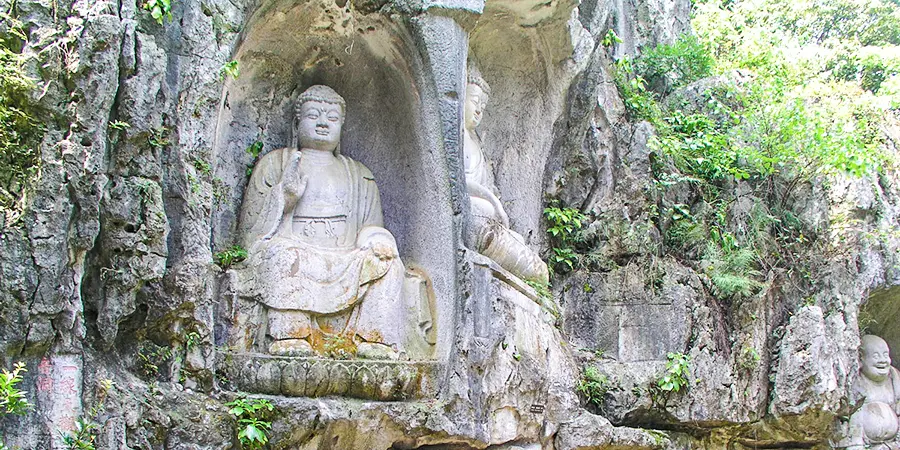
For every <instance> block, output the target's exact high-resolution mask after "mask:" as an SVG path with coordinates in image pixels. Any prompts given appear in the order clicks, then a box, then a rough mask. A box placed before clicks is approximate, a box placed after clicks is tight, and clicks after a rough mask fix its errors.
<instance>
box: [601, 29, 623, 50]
mask: <svg viewBox="0 0 900 450" xmlns="http://www.w3.org/2000/svg"><path fill="white" fill-rule="evenodd" d="M621 43H622V38H620V37H619V35H617V34H616V32H615V31H614V30H613V29H612V28H610V29H609V30H606V35H605V36H603V40H601V41H600V45H602V46H604V47H612V46H613V45H615V44H621Z"/></svg>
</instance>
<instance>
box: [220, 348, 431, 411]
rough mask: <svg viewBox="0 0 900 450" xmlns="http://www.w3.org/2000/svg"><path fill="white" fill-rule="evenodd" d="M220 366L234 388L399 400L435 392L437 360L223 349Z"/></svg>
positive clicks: (265, 391)
mask: <svg viewBox="0 0 900 450" xmlns="http://www.w3.org/2000/svg"><path fill="white" fill-rule="evenodd" d="M220 358H221V360H220V361H219V368H220V371H221V372H224V374H225V376H226V377H227V378H228V380H229V381H230V382H231V384H232V385H233V386H234V388H236V389H238V390H240V391H245V392H253V393H258V394H269V395H284V396H288V397H325V396H342V397H354V398H360V399H366V400H380V401H400V400H415V399H421V398H428V397H434V396H435V395H436V388H435V387H436V384H437V383H436V382H437V377H438V373H439V371H438V363H437V362H435V361H376V360H362V359H352V360H337V359H325V358H297V357H282V356H271V355H264V354H253V353H223V354H221V355H220Z"/></svg>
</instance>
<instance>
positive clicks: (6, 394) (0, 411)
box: [0, 362, 33, 450]
mask: <svg viewBox="0 0 900 450" xmlns="http://www.w3.org/2000/svg"><path fill="white" fill-rule="evenodd" d="M27 371H28V370H27V369H25V363H22V362H19V363H16V365H15V367H14V368H13V371H12V372H10V371H8V370H6V369H3V373H2V374H0V417H2V416H4V415H6V414H15V415H17V416H22V415H25V413H27V412H28V410H30V409H31V408H33V405H32V404H31V403H28V400H26V399H25V391H22V390H19V387H18V386H17V385H18V384H19V383H21V382H22V374H23V373H24V372H27ZM0 450H7V447H6V445H5V444H4V443H3V439H0Z"/></svg>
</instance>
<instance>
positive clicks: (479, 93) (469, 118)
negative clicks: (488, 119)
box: [465, 84, 488, 130]
mask: <svg viewBox="0 0 900 450" xmlns="http://www.w3.org/2000/svg"><path fill="white" fill-rule="evenodd" d="M487 100H488V99H487V94H485V93H484V91H483V90H481V88H480V87H478V85H477V84H469V85H468V86H466V105H465V120H466V129H468V130H474V129H475V128H476V127H477V126H478V124H480V123H481V118H482V117H483V115H484V107H485V105H487Z"/></svg>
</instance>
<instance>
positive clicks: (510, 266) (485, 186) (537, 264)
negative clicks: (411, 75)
mask: <svg viewBox="0 0 900 450" xmlns="http://www.w3.org/2000/svg"><path fill="white" fill-rule="evenodd" d="M489 95H490V87H489V86H488V84H487V82H485V81H484V79H483V78H482V77H481V75H480V74H479V73H478V71H477V69H474V68H473V67H470V69H469V80H468V84H467V86H466V102H465V127H464V132H463V153H464V157H465V166H466V189H467V190H468V192H469V202H470V203H471V205H472V222H473V223H472V224H471V226H470V227H469V233H470V234H471V242H473V243H474V245H475V250H477V251H478V252H479V253H481V254H482V255H484V256H487V257H488V258H490V259H492V260H494V261H496V262H497V264H500V267H503V268H504V269H506V270H508V271H509V272H510V273H512V274H513V275H515V276H517V277H519V278H522V279H523V280H528V281H536V282H539V283H547V282H548V280H549V274H548V271H547V264H546V263H544V261H542V260H541V258H540V257H539V256H538V255H537V253H535V252H534V251H533V250H531V249H530V248H529V247H528V245H526V244H525V239H524V238H523V237H522V235H520V234H519V233H516V232H515V231H513V230H511V229H510V228H509V216H508V215H507V214H506V211H505V209H504V208H503V204H502V203H501V202H500V198H499V197H498V196H497V194H496V189H495V188H494V186H493V182H492V180H491V175H490V163H489V162H488V160H487V158H486V157H485V155H484V151H483V150H482V146H481V137H480V135H479V134H478V132H477V131H475V129H476V128H477V127H478V125H479V124H480V123H481V118H482V116H483V114H484V108H485V106H486V105H487V100H488V96H489Z"/></svg>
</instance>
